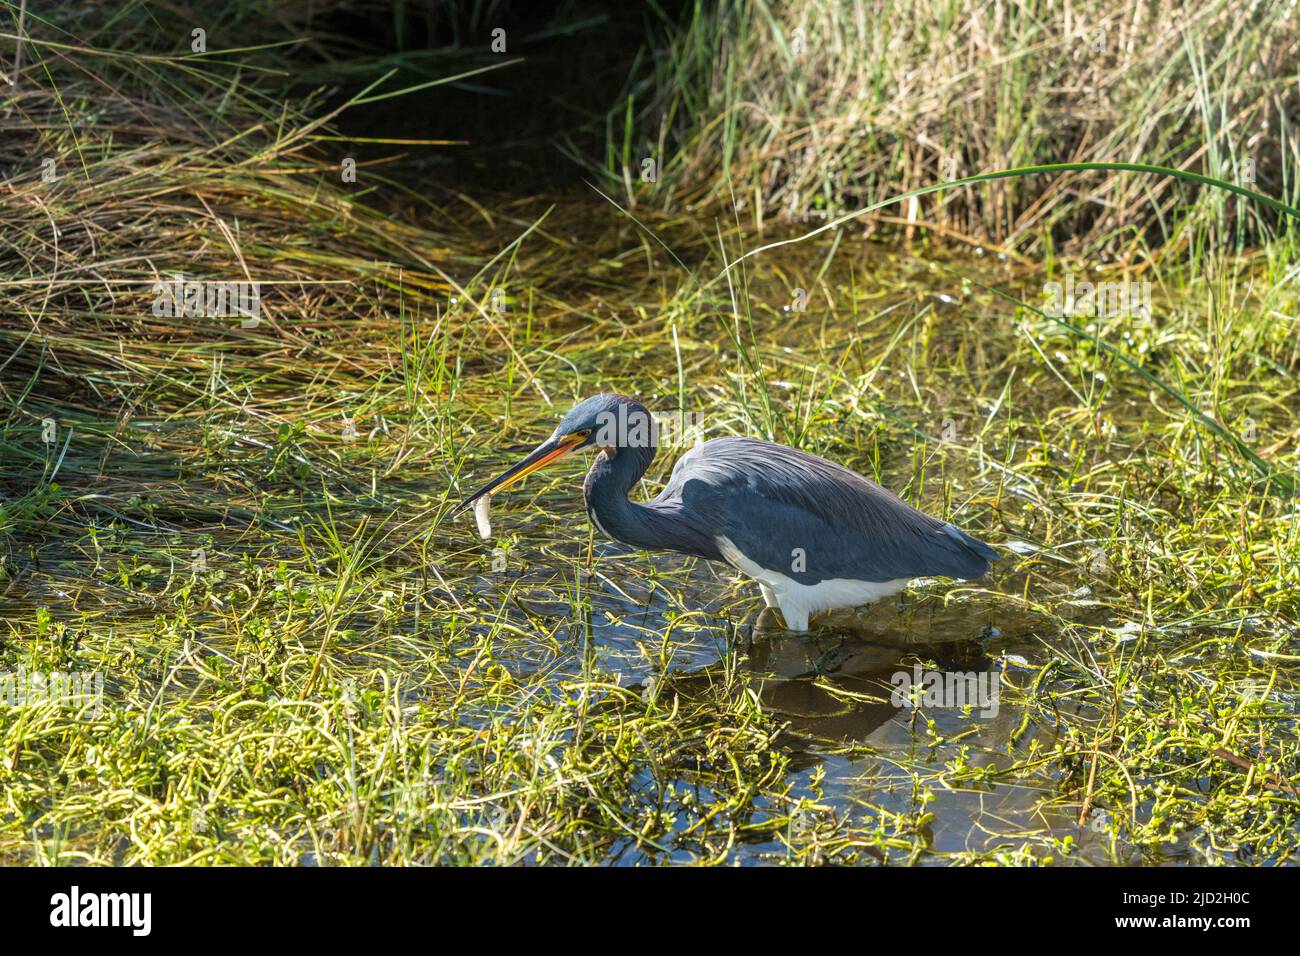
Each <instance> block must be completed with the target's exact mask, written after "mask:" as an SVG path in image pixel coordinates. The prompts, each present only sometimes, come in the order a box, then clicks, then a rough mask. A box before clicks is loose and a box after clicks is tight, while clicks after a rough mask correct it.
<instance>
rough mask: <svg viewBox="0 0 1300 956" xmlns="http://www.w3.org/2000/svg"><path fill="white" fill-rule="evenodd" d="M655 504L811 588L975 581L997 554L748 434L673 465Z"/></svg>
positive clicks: (878, 490) (839, 473) (874, 490)
mask: <svg viewBox="0 0 1300 956" xmlns="http://www.w3.org/2000/svg"><path fill="white" fill-rule="evenodd" d="M658 500H660V501H665V500H673V501H674V504H676V501H680V502H681V505H680V507H681V509H682V511H683V512H684V513H685V514H687V515H689V516H690V517H691V519H692V520H694V521H697V522H699V523H700V525H701V526H702V527H703V526H707V527H709V528H710V529H711V530H712V532H713V533H714V534H718V535H725V536H726V537H727V538H728V539H730V540H731V542H732V543H733V544H734V545H735V546H736V547H737V548H739V549H740V551H741V553H742V554H744V555H745V556H746V557H747V558H749V559H750V560H751V561H754V562H755V563H757V564H758V565H759V566H761V567H763V568H767V569H769V570H773V571H779V572H780V573H782V574H784V575H786V576H788V577H791V578H793V579H794V580H796V581H799V582H800V583H801V584H815V583H817V582H818V581H822V580H825V579H827V578H849V579H853V580H858V581H894V580H898V579H900V578H913V577H922V576H929V575H944V576H946V577H954V578H976V577H979V576H981V575H982V574H984V573H985V572H986V571H988V568H989V562H990V561H992V560H996V558H997V552H996V551H994V550H993V549H992V548H990V547H989V546H988V545H986V544H984V543H983V542H981V541H978V540H977V539H975V538H973V537H971V536H970V535H968V534H966V533H965V532H964V531H962V530H960V529H959V528H956V527H954V526H953V525H951V524H947V523H945V522H943V521H939V520H937V519H935V518H931V517H930V516H929V515H926V514H924V513H923V512H920V511H918V510H917V509H915V508H913V507H912V506H911V505H909V504H907V503H906V502H905V501H903V500H902V499H900V498H898V497H897V496H896V495H894V494H892V493H891V492H889V491H887V490H885V489H884V488H882V487H880V486H879V485H877V484H876V483H874V482H872V481H869V480H867V479H866V478H863V477H862V476H861V475H858V474H856V473H855V472H852V471H849V470H848V469H847V468H843V467H841V466H839V465H836V464H834V463H833V462H829V461H826V460H825V459H823V458H818V457H817V456H815V455H810V454H808V453H807V452H802V451H798V450H797V449H794V448H787V447H786V446H784V445H776V444H773V443H771V442H765V441H759V440H757V439H752V438H717V439H714V440H712V441H709V442H705V443H704V444H702V445H699V446H697V447H695V448H694V449H692V450H691V451H690V452H688V453H687V454H686V455H685V456H683V457H682V459H681V460H680V461H678V463H677V466H676V467H675V468H674V469H673V474H672V476H671V478H670V479H669V482H668V484H667V485H666V486H665V487H664V490H663V493H662V494H661V495H660V496H659V499H658Z"/></svg>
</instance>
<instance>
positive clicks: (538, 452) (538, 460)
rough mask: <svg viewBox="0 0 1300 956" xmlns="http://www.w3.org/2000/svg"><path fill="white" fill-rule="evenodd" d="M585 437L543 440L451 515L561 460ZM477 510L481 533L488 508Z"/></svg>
mask: <svg viewBox="0 0 1300 956" xmlns="http://www.w3.org/2000/svg"><path fill="white" fill-rule="evenodd" d="M585 438H586V436H585V435H583V434H581V433H578V434H572V435H562V436H560V437H558V438H557V437H555V436H552V437H550V438H548V439H546V441H544V442H542V443H541V444H540V445H538V446H537V447H536V448H534V449H533V451H532V453H531V454H529V456H528V457H527V458H525V459H524V460H523V461H521V462H519V464H517V465H515V466H514V467H513V468H511V469H509V470H508V471H505V472H502V473H501V474H499V475H497V476H496V477H495V478H493V479H492V480H491V481H489V482H488V483H487V484H486V485H484V486H483V487H482V488H479V489H478V490H477V491H475V492H474V493H473V494H472V495H470V496H469V497H468V498H466V499H465V500H464V501H462V502H461V503H460V504H458V505H456V507H454V508H452V509H451V513H450V517H453V518H454V517H456V515H458V514H460V513H461V512H463V511H465V509H467V508H469V507H470V506H471V505H473V504H474V503H475V502H477V501H478V500H479V499H481V498H484V497H486V496H488V495H492V494H495V493H496V492H498V491H505V489H507V488H509V487H510V486H511V485H513V484H515V483H516V482H518V481H522V480H523V479H524V478H526V477H528V476H529V475H531V474H532V473H533V472H535V471H538V470H539V469H542V468H545V467H546V466H547V465H549V464H551V463H552V462H556V461H559V460H560V459H561V458H563V457H564V456H565V455H567V454H569V453H570V452H572V451H573V450H574V449H575V448H577V447H578V446H579V445H581V444H582V442H583V440H584V439H585ZM476 512H477V513H478V514H479V516H480V518H479V529H480V533H481V532H482V529H483V528H484V526H485V525H486V524H487V511H486V509H483V510H482V511H481V512H479V511H478V509H476ZM484 537H486V535H484Z"/></svg>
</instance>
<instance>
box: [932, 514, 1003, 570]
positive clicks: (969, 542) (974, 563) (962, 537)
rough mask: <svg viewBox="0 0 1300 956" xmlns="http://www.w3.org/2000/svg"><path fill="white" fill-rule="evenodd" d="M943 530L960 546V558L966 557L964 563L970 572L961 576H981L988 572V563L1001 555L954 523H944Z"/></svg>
mask: <svg viewBox="0 0 1300 956" xmlns="http://www.w3.org/2000/svg"><path fill="white" fill-rule="evenodd" d="M943 530H944V532H945V533H946V534H947V535H948V537H950V538H952V539H953V541H955V542H957V544H958V545H960V546H961V547H960V550H961V552H962V558H964V559H966V560H965V562H964V563H966V564H967V565H968V567H969V570H970V573H969V574H966V575H963V577H967V578H978V577H982V576H983V575H985V574H987V573H988V570H989V565H990V564H992V563H993V562H994V561H996V560H997V559H998V558H1000V557H1001V555H1000V554H999V553H998V552H997V550H996V549H994V548H992V547H990V546H989V545H987V544H985V543H984V542H983V541H981V540H980V539H979V538H975V537H972V536H971V535H968V534H967V533H966V532H965V531H963V530H961V528H958V527H957V526H956V525H952V524H946V525H944V526H943Z"/></svg>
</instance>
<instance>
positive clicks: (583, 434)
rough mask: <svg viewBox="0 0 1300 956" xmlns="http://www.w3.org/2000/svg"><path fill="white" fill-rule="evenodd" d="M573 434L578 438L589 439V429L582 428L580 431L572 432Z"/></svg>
mask: <svg viewBox="0 0 1300 956" xmlns="http://www.w3.org/2000/svg"><path fill="white" fill-rule="evenodd" d="M574 434H575V435H577V436H578V437H579V438H582V439H587V438H590V437H591V429H590V428H584V429H583V430H582V431H579V432H574Z"/></svg>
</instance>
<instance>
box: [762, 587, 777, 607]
mask: <svg viewBox="0 0 1300 956" xmlns="http://www.w3.org/2000/svg"><path fill="white" fill-rule="evenodd" d="M758 589H759V590H760V591H762V592H763V603H764V604H766V605H767V606H768V607H779V606H780V605H778V604H777V603H776V593H775V592H774V591H773V590H772V589H771V588H770V587H768V586H767V585H766V584H760V585H759V586H758Z"/></svg>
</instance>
